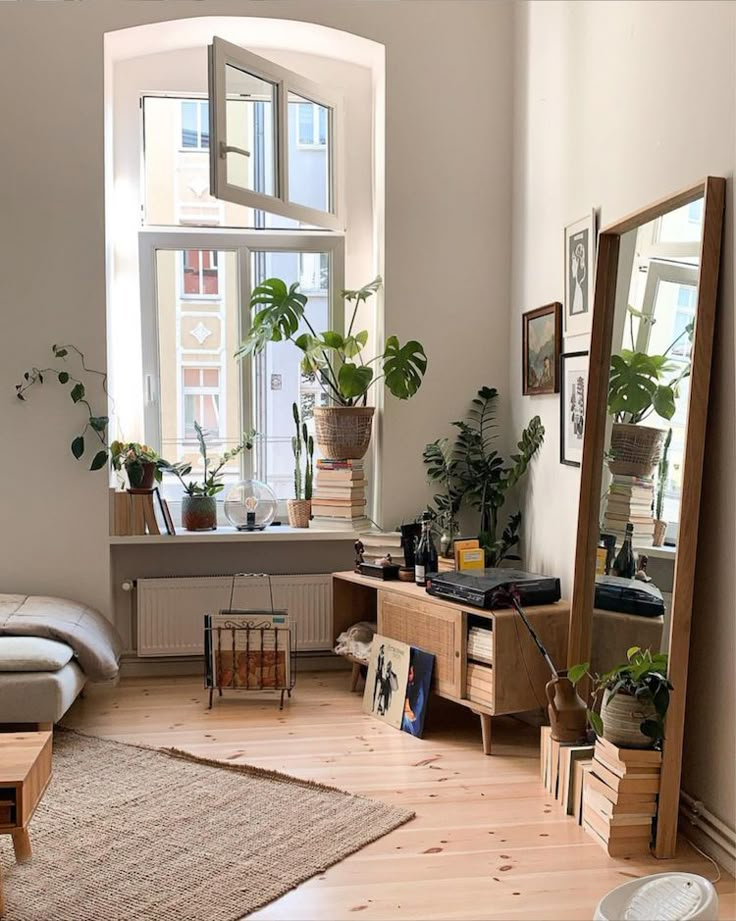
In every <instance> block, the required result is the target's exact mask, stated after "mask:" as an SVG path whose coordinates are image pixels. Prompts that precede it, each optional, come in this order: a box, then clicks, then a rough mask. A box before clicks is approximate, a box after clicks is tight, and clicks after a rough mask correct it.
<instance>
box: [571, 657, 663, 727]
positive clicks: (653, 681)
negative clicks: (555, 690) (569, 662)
mask: <svg viewBox="0 0 736 921" xmlns="http://www.w3.org/2000/svg"><path fill="white" fill-rule="evenodd" d="M626 658H627V660H628V661H626V662H624V663H623V664H622V665H617V666H616V667H615V668H612V669H611V670H610V671H608V672H606V673H605V674H603V675H592V674H591V673H590V663H589V662H584V663H583V664H581V665H573V666H572V668H570V669H568V672H567V677H568V678H569V679H570V681H571V683H572V684H573V685H576V684H577V683H578V682H579V681H580V680H581V679H582V678H583V677H584V676H587V677H588V678H589V679H590V681H591V686H592V692H591V693H592V700H591V704H592V706H591V707H590V708H589V709H588V720H589V722H590V725H591V726H592V727H593V729H594V730H595V732H596V734H597V735H599V736H602V735H603V721H602V720H601V716H600V713H598V712H597V711H596V709H595V706H596V704H597V703H598V700H599V697H600V695H601V694H602V693H603V692H605V691H608V692H610V694H611V695H613V694H626V695H628V696H629V697H635V698H636V699H637V700H639V701H641V702H642V703H651V704H653V705H654V709H655V711H656V717H655V718H654V719H646V720H644V721H643V722H642V723H641V726H640V727H639V728H640V729H641V731H642V733H643V734H644V735H645V736H648V737H649V738H650V739H652V741H653V742H655V743H660V742H661V741H662V739H664V718H665V716H666V714H667V708H668V707H669V704H670V691H671V690H672V685H671V684H670V682H669V680H668V679H667V653H665V652H657V653H654V655H652V652H651V650H649V649H645V650H642V649H641V648H640V647H639V646H632V647H631V648H630V649H629V650H628V651H627V653H626Z"/></svg>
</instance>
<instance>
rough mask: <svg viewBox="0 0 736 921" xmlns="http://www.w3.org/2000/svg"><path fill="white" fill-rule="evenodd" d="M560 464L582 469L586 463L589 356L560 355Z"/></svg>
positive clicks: (579, 353)
mask: <svg viewBox="0 0 736 921" xmlns="http://www.w3.org/2000/svg"><path fill="white" fill-rule="evenodd" d="M560 382H561V383H560V463H561V464H567V465H568V466H570V467H579V466H580V464H581V463H582V460H583V432H584V431H585V397H586V394H587V392H588V353H587V352H565V353H564V354H562V355H560Z"/></svg>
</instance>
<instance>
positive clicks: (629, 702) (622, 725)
mask: <svg viewBox="0 0 736 921" xmlns="http://www.w3.org/2000/svg"><path fill="white" fill-rule="evenodd" d="M656 715H657V711H656V710H655V708H654V704H653V703H651V701H641V700H637V699H636V697H632V696H631V695H630V694H622V693H621V692H620V691H618V692H617V693H616V694H611V692H610V691H606V693H605V695H604V697H603V706H602V707H601V719H602V720H603V738H604V739H606V740H607V741H609V742H613V744H614V745H620V746H621V747H622V748H651V747H652V740H651V739H650V738H649V736H645V735H644V733H643V732H642V731H641V729H640V728H639V727H640V726H641V724H642V723H643V722H644V720H650V719H654V718H655V717H656Z"/></svg>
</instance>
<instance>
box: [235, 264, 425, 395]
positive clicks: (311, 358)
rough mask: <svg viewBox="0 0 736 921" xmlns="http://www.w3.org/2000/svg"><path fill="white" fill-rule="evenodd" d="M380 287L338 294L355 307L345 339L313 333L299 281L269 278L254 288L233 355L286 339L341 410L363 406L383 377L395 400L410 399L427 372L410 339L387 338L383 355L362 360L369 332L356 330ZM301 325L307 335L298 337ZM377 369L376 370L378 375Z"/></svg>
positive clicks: (254, 352) (334, 334) (335, 334)
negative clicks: (359, 316)
mask: <svg viewBox="0 0 736 921" xmlns="http://www.w3.org/2000/svg"><path fill="white" fill-rule="evenodd" d="M381 285H382V280H381V277H380V276H377V277H376V278H374V279H373V281H372V282H370V283H369V284H367V285H364V286H363V287H362V288H358V289H357V290H355V291H350V290H348V291H343V292H342V298H343V300H345V301H346V302H347V303H348V304H352V305H353V312H352V316H351V318H350V323H349V326H348V331H347V334H346V335H343V334H342V333H338V332H335V331H334V330H327V331H325V332H317V330H315V328H314V327H313V326H312V324H311V322H310V321H309V318H308V317H307V314H306V307H307V303H308V298H307V296H306V295H304V294H302V293H301V292H300V291H299V284H298V283H296V282H295V283H294V284H292V285H289V286H287V284H286V282H284V281H282V280H281V279H280V278H268V279H266V281H264V282H262V283H261V284H260V285H258V286H257V287H256V288H255V289H254V290H253V293H252V295H251V298H250V309H251V312H252V321H251V327H250V331H249V332H248V335H247V336H246V337H245V339H244V340H243V342H242V343H241V345H240V348H239V349H238V351H237V352H236V353H235V357H236V358H244V357H246V356H248V355H257V354H258V353H259V352H262V351H263V349H264V348H265V347H266V345H267V343H269V342H282V341H284V340H288V341H289V342H293V343H294V345H295V346H296V347H297V348H298V349H299V350H300V351H301V352H302V362H301V368H302V372H303V373H304V374H314V375H315V376H316V378H317V380H318V381H319V384H320V386H321V387H322V389H323V390H324V391H325V392H326V393H327V394H328V395H329V397H330V399H331V401H333V402H334V403H336V404H338V405H339V406H357V405H358V404H362V405H365V404H366V395H367V392H368V389H369V388H370V387H371V386H372V385H373V384H376V383H377V382H378V381H380V380H381V379H383V380H384V382H385V385H386V387H387V388H388V389H389V390H390V391H391V393H392V394H393V395H394V396H395V397H398V398H399V399H400V400H408V399H409V397H412V396H414V394H415V393H416V392H417V390H419V387H420V386H421V383H422V379H423V377H424V374H425V371H426V370H427V356H426V354H425V352H424V348H423V346H422V345H421V343H419V342H417V341H416V340H414V339H412V340H410V341H409V342H407V343H406V344H405V345H403V346H402V345H401V344H400V343H399V340H398V339H397V337H396V336H389V337H388V339H387V340H386V345H385V347H384V350H383V352H382V353H381V354H380V355H376V356H375V357H374V358H371V359H369V360H368V361H365V360H364V358H363V349H364V348H365V346H366V344H367V342H368V331H367V330H365V329H364V330H360V331H358V332H356V331H355V322H356V319H357V313H358V309H359V307H360V305H361V304H364V303H365V302H366V301H367V300H368V299H369V298H370V297H372V296H373V295H374V294H375V293H376V292H377V291H378V290H379V288H380V287H381ZM302 326H306V328H307V331H306V332H302V333H300V332H299V330H300V328H301V327H302ZM374 365H377V368H374V367H373V366H374ZM376 370H379V371H380V373H379V374H378V375H376Z"/></svg>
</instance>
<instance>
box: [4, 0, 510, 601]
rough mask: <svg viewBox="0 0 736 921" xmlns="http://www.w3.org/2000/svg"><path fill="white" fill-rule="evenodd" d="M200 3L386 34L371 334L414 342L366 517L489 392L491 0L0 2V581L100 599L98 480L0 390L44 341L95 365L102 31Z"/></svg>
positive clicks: (504, 119)
mask: <svg viewBox="0 0 736 921" xmlns="http://www.w3.org/2000/svg"><path fill="white" fill-rule="evenodd" d="M203 15H207V16H217V15H238V16H248V15H253V16H259V17H269V16H270V17H277V18H282V19H289V18H293V19H303V18H309V19H310V20H311V21H313V22H316V23H320V24H323V25H328V26H332V27H334V28H338V29H344V30H346V31H350V32H354V33H356V34H360V35H363V36H365V37H367V38H371V39H374V40H376V41H378V42H382V43H384V44H385V46H386V81H387V99H386V161H387V169H386V214H385V242H386V259H385V276H386V317H385V327H386V330H387V332H388V333H396V334H397V335H398V336H399V337H400V338H401V339H402V340H404V339H407V338H413V337H416V338H418V339H420V340H421V341H422V342H423V343H424V345H425V347H426V350H427V353H428V355H429V360H430V366H429V373H428V376H427V379H426V382H425V384H424V387H423V389H422V391H421V392H420V394H419V396H418V397H417V398H416V399H415V400H413V401H411V402H410V403H406V404H400V403H399V402H397V401H396V400H394V399H393V398H392V397H390V396H389V397H387V399H386V408H385V414H384V416H383V422H382V425H381V427H380V428H381V431H379V432H378V437H379V438H380V439H381V441H382V445H383V451H384V455H383V456H384V468H383V469H384V479H383V497H382V518H383V521H384V522H385V523H386V524H388V525H393V524H394V523H396V521H398V520H400V519H401V518H402V517H403V516H408V515H413V514H415V513H416V512H417V511H418V509H419V508H421V507H422V506H423V504H424V503H425V501H426V498H427V490H426V486H425V484H424V473H423V468H422V465H421V451H422V448H423V446H424V444H425V443H426V441H427V440H429V439H430V438H433V437H435V436H436V435H437V434H441V433H442V432H443V430H444V429H445V428H446V427H447V424H448V422H449V421H451V420H452V419H454V418H456V417H458V416H460V415H461V414H462V413H463V411H464V409H465V407H466V405H467V402H468V399H469V397H470V396H472V394H473V392H474V391H475V390H476V389H477V388H478V387H479V386H481V385H482V384H484V383H488V384H495V385H497V386H499V387H500V388H501V389H502V390H504V389H505V388H506V381H507V377H508V364H507V358H506V353H507V349H506V344H507V342H508V336H509V329H508V314H507V310H506V305H507V304H508V292H509V277H510V272H509V264H510V240H509V233H508V227H509V224H510V201H511V189H510V182H509V177H510V162H511V137H510V134H511V132H510V126H511V82H510V81H511V56H512V44H513V43H512V41H511V35H512V13H511V6H510V4H508V3H507V2H498V3H486V2H484V0H478V2H475V0H416V2H412V3H396V2H393V0H373V2H370V3H367V2H342V0H313V2H310V3H309V4H306V3H304V2H303V0H279V2H276V0H260V2H254V0H250V2H249V0H205V2H195V0H176V2H173V0H164V2H160V3H150V2H146V0H129V2H126V3H119V2H117V3H116V2H107V0H98V2H95V3H79V4H67V3H2V4H0V111H1V112H2V113H3V124H4V126H5V128H6V130H5V131H4V133H3V141H2V144H0V177H1V178H2V193H1V194H2V208H1V210H0V214H1V215H2V217H1V218H0V234H2V239H1V241H0V242H1V244H2V245H0V278H2V279H3V321H4V323H3V335H2V336H1V337H0V422H2V426H3V433H4V437H5V445H6V450H5V451H4V452H3V459H2V462H0V474H1V475H0V509H2V533H3V552H2V554H0V588H1V589H2V590H3V591H32V592H39V591H45V592H50V593H56V594H62V595H70V596H73V597H77V598H79V599H80V600H83V601H86V602H89V603H92V604H95V605H97V606H99V607H100V608H102V609H103V610H109V595H110V591H109V589H110V586H109V554H108V546H107V540H106V535H107V493H106V479H105V476H104V474H91V473H89V472H88V471H86V470H85V469H84V468H83V467H82V466H81V465H80V464H77V463H75V461H74V460H73V459H72V457H71V455H70V453H69V450H68V443H69V442H70V441H71V438H72V437H73V435H74V434H76V430H75V413H74V408H73V407H72V405H71V403H70V402H69V400H68V397H67V398H65V399H62V394H61V392H60V389H59V388H58V385H57V386H54V385H53V384H51V383H49V384H46V385H45V388H44V390H45V392H39V393H34V394H33V395H32V399H30V400H29V402H28V404H27V405H25V406H22V405H20V404H18V405H16V401H15V400H14V398H13V385H14V384H15V382H16V380H17V379H18V378H19V375H20V373H21V372H22V371H23V369H24V368H25V367H26V366H27V365H30V364H34V363H35V364H40V363H41V362H42V361H43V360H44V358H43V356H44V355H45V353H46V350H47V349H48V348H49V346H50V345H51V344H52V343H53V342H61V341H71V342H75V343H78V344H79V345H80V346H81V347H83V348H84V349H85V351H86V352H87V353H88V358H89V361H90V362H91V363H92V364H93V365H94V366H96V367H104V365H105V333H106V330H105V274H104V225H103V217H104V215H103V194H104V190H103V151H102V144H103V35H104V33H105V32H107V31H110V30H115V29H121V28H126V27H129V26H133V25H138V24H142V23H146V22H153V21H166V20H169V19H179V18H186V17H191V16H203ZM488 87H492V92H491V93H489V92H488ZM448 119H449V120H450V121H449V122H448ZM448 126H449V128H450V129H452V130H448ZM67 403H68V405H67Z"/></svg>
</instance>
